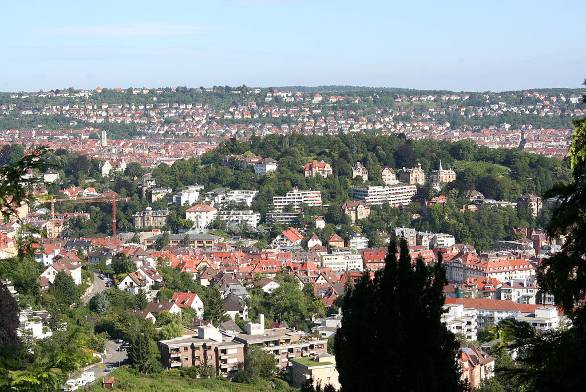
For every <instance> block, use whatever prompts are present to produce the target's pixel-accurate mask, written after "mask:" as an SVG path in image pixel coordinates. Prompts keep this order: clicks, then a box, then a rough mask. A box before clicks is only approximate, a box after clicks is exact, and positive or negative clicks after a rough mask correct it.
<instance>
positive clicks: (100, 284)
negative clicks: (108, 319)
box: [81, 272, 106, 304]
mask: <svg viewBox="0 0 586 392" xmlns="http://www.w3.org/2000/svg"><path fill="white" fill-rule="evenodd" d="M93 274H94V276H93V279H94V281H93V283H92V287H91V290H90V291H89V293H87V294H86V295H84V296H83V297H82V298H81V300H82V301H83V303H84V304H87V303H88V302H90V299H92V297H93V296H94V295H96V294H98V293H101V292H102V291H104V290H106V281H105V280H103V279H100V277H99V275H98V274H97V273H96V272H94V273H93Z"/></svg>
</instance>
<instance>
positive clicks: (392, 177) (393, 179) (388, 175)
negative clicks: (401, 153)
mask: <svg viewBox="0 0 586 392" xmlns="http://www.w3.org/2000/svg"><path fill="white" fill-rule="evenodd" d="M381 175H382V179H383V184H385V185H387V186H391V185H396V184H398V183H399V180H397V174H396V173H395V170H394V169H392V168H390V167H385V168H384V169H383V170H382V172H381Z"/></svg>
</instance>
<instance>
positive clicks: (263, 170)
mask: <svg viewBox="0 0 586 392" xmlns="http://www.w3.org/2000/svg"><path fill="white" fill-rule="evenodd" d="M277 168H278V164H277V161H275V160H274V159H271V158H264V159H262V160H261V161H260V162H257V163H255V164H254V173H255V174H257V175H259V176H264V175H266V174H268V173H270V172H273V171H276V170H277Z"/></svg>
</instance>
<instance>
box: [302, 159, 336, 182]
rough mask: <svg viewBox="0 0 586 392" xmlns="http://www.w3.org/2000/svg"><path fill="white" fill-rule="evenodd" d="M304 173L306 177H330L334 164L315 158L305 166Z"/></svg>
mask: <svg viewBox="0 0 586 392" xmlns="http://www.w3.org/2000/svg"><path fill="white" fill-rule="evenodd" d="M303 173H304V174H305V177H315V176H321V177H323V178H328V177H329V176H331V175H332V173H333V171H332V166H330V164H329V163H327V162H324V161H319V162H318V161H316V160H313V161H311V162H309V163H306V164H305V165H304V166H303Z"/></svg>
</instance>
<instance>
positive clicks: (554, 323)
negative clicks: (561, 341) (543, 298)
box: [515, 306, 561, 331]
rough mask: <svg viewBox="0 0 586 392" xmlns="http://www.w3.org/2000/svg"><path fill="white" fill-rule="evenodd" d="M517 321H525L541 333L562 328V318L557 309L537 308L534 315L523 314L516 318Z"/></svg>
mask: <svg viewBox="0 0 586 392" xmlns="http://www.w3.org/2000/svg"><path fill="white" fill-rule="evenodd" d="M515 319H516V320H517V321H525V322H527V323H529V324H531V325H532V326H533V328H535V329H537V330H539V331H548V330H550V329H556V328H558V327H559V326H560V322H561V320H560V316H559V314H558V311H557V309H556V308H555V307H553V306H549V307H545V306H542V307H537V308H536V309H535V312H534V313H532V314H522V315H518V316H517V317H515Z"/></svg>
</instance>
